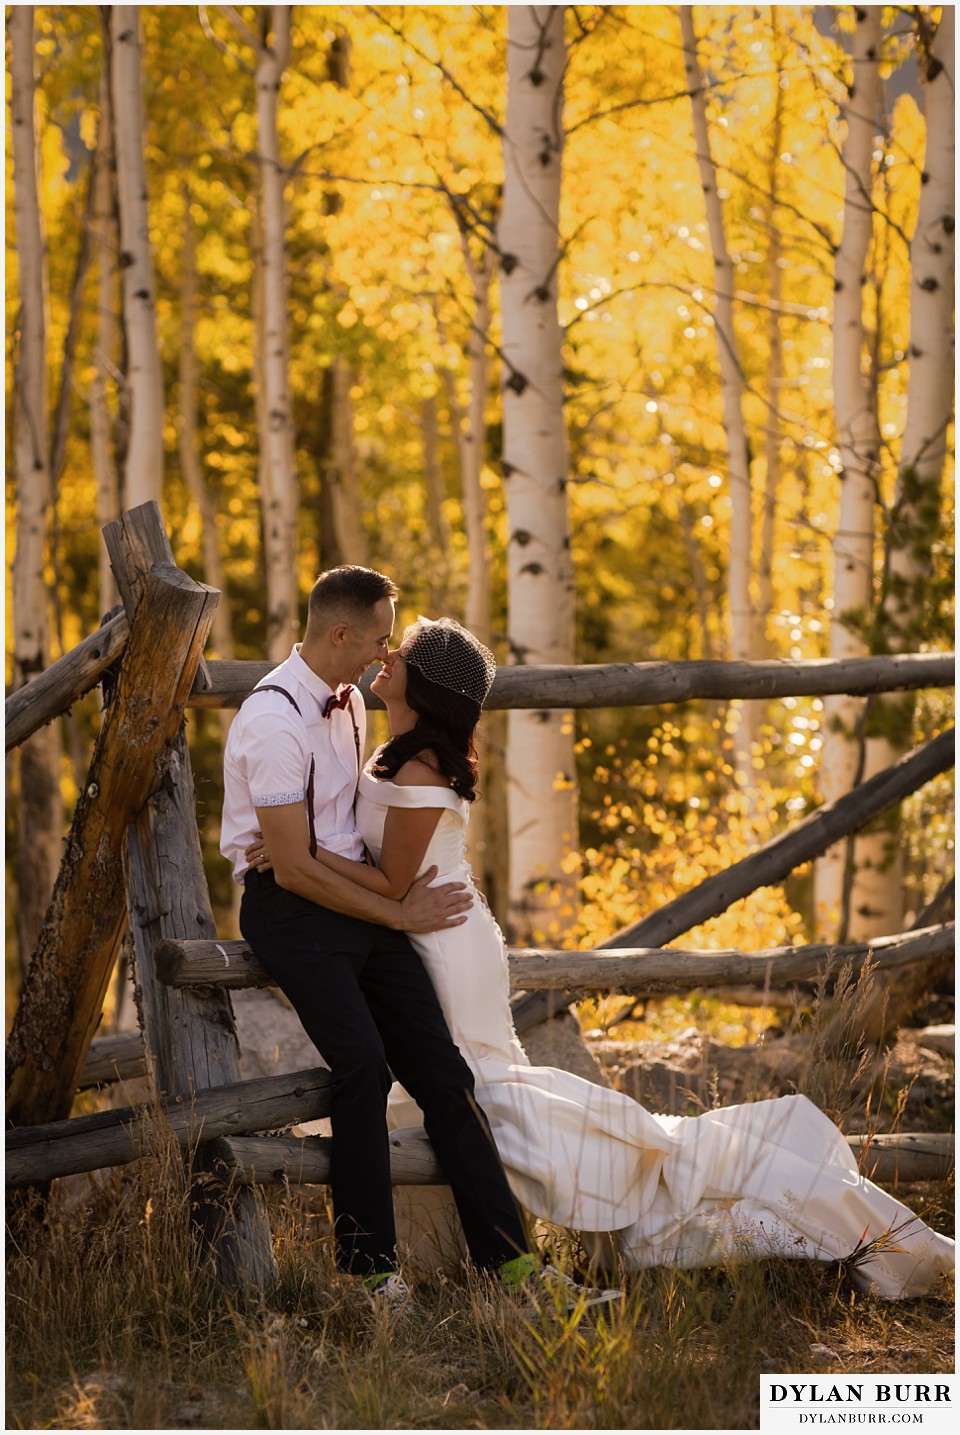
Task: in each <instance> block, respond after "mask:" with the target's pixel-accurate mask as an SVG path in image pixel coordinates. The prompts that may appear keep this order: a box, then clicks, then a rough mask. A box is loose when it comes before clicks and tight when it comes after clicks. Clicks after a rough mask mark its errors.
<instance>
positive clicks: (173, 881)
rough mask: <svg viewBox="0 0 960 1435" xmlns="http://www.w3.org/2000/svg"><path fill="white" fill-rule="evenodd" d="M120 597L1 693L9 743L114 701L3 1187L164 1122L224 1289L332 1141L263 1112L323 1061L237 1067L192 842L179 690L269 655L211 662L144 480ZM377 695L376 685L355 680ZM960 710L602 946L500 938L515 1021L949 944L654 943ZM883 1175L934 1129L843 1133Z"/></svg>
mask: <svg viewBox="0 0 960 1435" xmlns="http://www.w3.org/2000/svg"><path fill="white" fill-rule="evenodd" d="M104 539H105V542H106V546H107V550H108V553H109V556H110V562H111V566H112V568H113V572H114V574H115V576H116V580H117V585H118V589H119V592H120V596H121V599H122V603H123V612H122V613H120V614H119V615H117V616H114V617H113V618H111V619H110V620H109V621H107V622H106V623H105V624H104V625H103V626H102V627H101V628H100V629H99V630H98V631H97V632H96V633H94V634H92V635H91V636H90V637H88V638H87V639H85V640H84V641H83V642H82V643H80V644H79V645H78V647H76V648H75V649H73V650H72V651H71V652H70V653H68V654H67V655H65V656H64V657H63V658H61V659H60V660H59V661H58V662H56V663H54V664H53V665H52V666H51V667H50V668H49V669H48V670H47V671H46V672H44V673H42V674H40V675H39V676H37V677H36V678H34V679H33V680H32V681H31V682H30V683H28V684H27V685H26V686H25V687H23V688H21V689H20V690H18V691H17V692H15V693H14V694H12V696H11V697H9V698H8V699H7V703H6V734H7V737H6V742H7V749H8V750H9V749H10V748H11V747H15V746H17V745H18V744H20V743H22V742H24V741H25V740H26V739H27V738H28V737H29V736H30V734H31V733H33V732H35V731H36V730H37V729H38V728H39V727H40V726H42V725H43V724H44V723H47V722H50V721H51V720H52V719H53V718H55V717H56V716H57V715H59V714H60V713H62V712H64V711H66V710H67V709H68V708H69V707H70V706H71V704H72V703H74V702H75V701H77V700H78V699H79V698H80V697H81V696H82V695H83V694H84V693H86V692H88V691H90V689H92V688H93V687H95V686H96V685H97V684H98V683H99V682H100V681H101V680H102V679H103V678H104V675H105V674H106V673H107V672H108V670H109V671H110V672H111V675H112V679H111V684H110V695H109V701H108V702H107V703H106V706H105V711H104V716H103V721H102V724H101V729H100V733H99V736H98V738H97V742H96V746H95V749H94V754H93V758H92V761H91V764H90V770H89V773H88V776H87V781H86V784H85V786H84V790H83V792H82V793H81V795H80V799H79V801H78V804H77V808H76V811H75V814H74V818H73V824H72V827H71V830H70V834H69V836H68V838H67V841H66V848H65V852H64V856H63V860H62V863H61V867H60V871H59V874H58V877H57V880H56V884H55V887H54V892H53V896H52V898H51V901H50V905H49V909H48V912H47V916H46V920H45V922H44V926H43V929H42V932H41V935H40V938H39V942H38V945H37V949H36V951H35V953H34V954H33V958H32V961H31V963H30V966H29V968H28V971H27V973H26V975H25V977H24V982H23V989H22V992H21V996H20V1002H19V1005H18V1008H17V1011H16V1014H15V1017H14V1021H13V1026H12V1030H11V1033H10V1038H9V1041H8V1046H7V1121H8V1131H7V1142H6V1147H7V1149H6V1171H7V1177H6V1179H7V1185H8V1186H10V1187H14V1188H16V1187H27V1186H32V1187H40V1188H43V1187H45V1185H46V1184H47V1183H48V1182H49V1181H51V1180H53V1179H54V1178H56V1177H58V1176H65V1175H69V1174H71V1173H76V1172H85V1171H92V1170H96V1169H99V1168H102V1167H105V1166H113V1165H121V1164H123V1163H125V1162H130V1161H133V1160H135V1159H136V1158H137V1156H138V1155H139V1153H140V1152H142V1151H143V1150H144V1149H145V1147H146V1146H149V1144H150V1141H151V1139H152V1133H153V1132H155V1131H162V1132H163V1133H164V1137H165V1139H172V1140H173V1141H174V1142H175V1143H176V1145H177V1146H178V1147H180V1148H181V1149H182V1150H183V1151H184V1152H185V1153H186V1155H187V1158H188V1161H189V1170H190V1175H191V1180H192V1182H193V1193H194V1212H195V1215H196V1218H197V1221H198V1224H199V1226H200V1228H201V1231H202V1233H203V1237H204V1239H205V1240H206V1241H207V1242H208V1243H209V1245H210V1247H211V1249H212V1251H213V1252H214V1254H215V1258H216V1262H217V1272H218V1277H219V1279H220V1281H221V1282H222V1284H223V1285H224V1286H225V1287H227V1288H229V1289H233V1290H238V1289H239V1290H251V1289H252V1290H262V1289H267V1288H269V1287H271V1286H272V1285H273V1283H274V1282H275V1280H276V1266H275V1261H274V1256H273V1247H272V1240H271V1234H270V1228H269V1221H268V1215H267V1211H266V1207H265V1204H264V1202H263V1199H262V1195H261V1187H263V1186H266V1185H270V1184H274V1183H280V1182H319V1183H323V1182H326V1181H327V1179H328V1176H329V1150H328V1143H327V1141H326V1140H324V1139H323V1138H321V1137H309V1138H304V1139H296V1138H292V1137H289V1136H288V1137H284V1136H282V1135H278V1134H270V1133H277V1132H280V1131H282V1130H283V1129H284V1128H287V1127H290V1126H291V1125H294V1124H296V1123H298V1122H306V1121H310V1120H315V1119H317V1118H320V1117H323V1116H327V1115H329V1111H330V1078H329V1073H328V1072H327V1071H326V1070H325V1069H324V1068H322V1067H318V1068H316V1069H311V1070H308V1071H301V1072H297V1073H293V1074H289V1075H281V1076H272V1077H263V1078H258V1079H255V1080H247V1081H244V1080H242V1079H241V1071H240V1052H239V1048H238V1043H237V1037H236V1029H235V1024H234V1021H233V1014H232V1009H231V1005H230V996H229V993H230V991H231V990H236V989H238V988H241V987H252V986H265V985H268V984H269V977H268V976H267V974H266V973H265V972H264V970H263V969H262V968H261V967H260V965H259V963H258V962H257V960H256V957H255V956H254V954H253V952H252V951H251V950H250V949H249V947H247V946H246V945H245V944H244V943H243V942H240V941H236V940H232V939H227V938H224V937H221V936H218V934H217V932H216V929H215V924H214V919H213V913H212V910H211V906H210V898H209V893H208V890H207V883H206V878H205V876H204V871H203V863H202V857H201V849H200V839H199V835H198V831H197V822H196V812H195V793H194V785H193V776H192V772H191V766H190V756H189V752H188V748H187V743H186V738H185V734H184V729H183V714H184V710H185V708H187V707H203V708H235V707H237V706H238V705H239V703H240V702H241V701H242V700H243V698H244V696H245V695H246V694H247V693H248V692H249V691H250V689H251V688H253V687H254V686H255V684H256V683H257V682H258V681H259V680H260V679H261V678H262V677H263V676H264V675H265V674H266V673H267V671H268V670H269V668H270V666H271V665H270V664H269V663H266V662H223V661H221V662H216V661H210V662H207V661H205V659H204V657H203V650H204V646H205V643H206V640H207V636H208V634H209V631H210V627H211V624H212V620H213V614H214V611H215V608H216V604H217V601H218V599H219V594H218V593H217V591H216V590H215V589H212V588H209V587H207V586H206V585H204V584H201V583H197V582H195V581H194V580H193V579H191V578H190V577H189V576H188V575H187V574H186V573H184V572H183V571H182V570H181V569H179V568H178V567H177V566H176V563H175V560H174V556H173V552H172V549H171V546H170V542H169V539H168V537H167V534H166V530H165V528H164V525H163V520H162V515H161V513H160V509H159V507H158V506H157V505H156V504H155V503H148V504H144V505H142V506H141V507H139V508H136V509H133V510H131V511H129V512H127V513H124V514H123V515H121V517H120V518H118V519H117V520H116V521H115V522H113V523H111V524H109V525H108V526H107V527H106V528H105V529H104ZM953 682H954V659H953V655H952V654H907V655H903V656H896V657H876V658H862V659H852V660H848V661H845V662H842V663H841V662H835V661H827V660H823V661H804V662H782V661H778V662H738V663H724V662H680V663H662V662H660V663H613V664H602V665H592V666H580V667H570V668H566V667H549V668H542V667H541V668H537V667H529V668H527V667H518V668H506V669H501V670H500V671H499V672H498V673H497V677H496V681H495V683H494V686H493V689H492V692H491V695H490V699H489V705H490V706H491V707H495V708H498V707H499V708H517V707H538V708H547V707H564V708H571V707H584V708H586V707H608V706H627V705H640V704H661V703H667V702H680V701H684V700H687V699H693V698H723V699H731V698H744V699H750V698H762V699H771V698H776V697H781V696H808V695H826V694H830V693H849V694H860V695H862V694H870V693H879V692H887V691H891V690H896V689H901V690H902V689H910V688H920V687H947V686H951V685H952V684H953ZM366 697H367V701H368V702H370V703H371V705H373V704H375V702H376V699H371V698H370V696H369V694H366ZM953 751H954V743H953V733H952V732H950V733H945V734H942V735H941V736H939V737H937V738H935V739H934V740H933V741H931V742H928V743H926V744H925V745H924V746H923V747H921V748H920V749H918V750H917V751H916V752H913V753H910V754H908V755H906V756H905V757H903V758H902V759H901V760H900V761H898V762H897V763H895V764H894V765H893V766H892V767H890V768H889V769H887V770H886V771H885V772H882V773H879V774H877V776H875V777H873V778H871V779H870V780H869V781H867V782H865V783H863V784H862V785H860V786H859V787H857V788H856V789H855V790H854V791H853V792H851V793H848V794H847V795H845V796H844V797H842V798H841V799H840V800H839V801H837V802H835V803H833V804H831V805H830V806H827V807H822V808H820V809H819V810H818V811H816V812H815V813H813V814H812V815H811V816H810V817H808V818H806V819H805V820H804V821H801V822H799V823H797V824H796V825H795V826H794V827H792V828H791V829H790V830H789V831H788V832H786V833H785V834H783V835H782V836H779V837H777V838H774V839H773V840H772V841H770V842H768V843H766V844H765V845H764V846H763V847H761V848H760V849H758V850H757V851H756V852H754V853H752V854H751V855H750V856H748V857H746V858H744V859H743V860H742V861H740V862H738V863H736V864H735V865H734V866H733V867H731V868H729V869H728V870H727V871H726V872H723V873H721V874H720V875H718V876H716V877H712V878H709V879H708V880H707V881H705V882H703V883H701V884H700V885H699V886H698V887H696V888H695V889H693V891H692V892H689V893H687V894H685V895H684V896H681V897H679V898H678V899H677V900H676V901H674V902H671V903H669V904H668V905H667V906H665V907H663V908H661V909H660V910H659V911H657V912H654V913H652V914H651V915H649V916H647V917H645V918H644V919H642V920H641V921H638V922H636V923H634V924H632V925H631V926H629V927H627V928H625V929H623V930H622V931H620V932H617V933H616V934H615V935H613V936H612V937H610V938H609V939H608V940H607V941H606V942H604V943H603V944H602V945H601V947H600V948H598V949H597V950H595V951H531V950H526V949H512V950H511V952H510V975H511V982H512V985H513V987H514V988H515V989H516V991H517V992H518V993H520V994H521V995H520V997H519V999H518V1000H515V1003H514V1013H515V1019H516V1023H517V1026H518V1029H519V1030H520V1031H521V1032H522V1031H524V1030H526V1029H528V1028H529V1027H530V1026H532V1025H535V1024H536V1023H537V1022H539V1021H542V1020H543V1019H544V1018H545V1017H547V1016H549V1015H550V1014H552V1013H553V1012H555V1011H557V1010H560V1009H562V1008H563V1007H565V1006H566V1005H568V1004H569V1003H570V1001H571V1000H573V998H574V997H575V996H576V995H577V994H582V993H597V992H622V993H624V994H628V995H649V994H657V993H676V992H680V991H690V990H694V989H703V988H712V989H724V990H726V989H730V988H738V989H743V988H749V989H752V990H754V991H756V990H760V991H764V992H767V993H770V992H772V991H775V990H782V989H784V988H787V987H795V985H796V984H797V983H802V982H809V981H814V980H816V981H818V982H823V981H824V980H827V979H828V978H829V977H830V976H831V975H832V974H833V975H836V974H837V973H838V972H840V971H841V970H842V969H847V970H850V971H853V972H856V971H857V970H859V969H860V968H861V967H862V966H863V965H864V964H865V963H867V962H869V963H870V965H871V969H872V970H874V971H881V972H890V971H894V970H897V969H900V968H903V969H906V970H909V971H916V970H917V969H918V968H919V969H920V970H922V971H925V972H929V971H930V970H931V969H935V968H936V967H938V966H940V967H943V966H946V965H947V964H949V962H950V959H951V954H952V951H953V943H954V932H953V923H952V922H937V923H936V924H931V925H928V926H925V927H924V928H922V929H920V930H914V931H911V932H907V933H902V934H898V935H892V936H883V937H878V938H877V939H876V940H874V941H872V942H870V943H869V944H856V945H848V946H839V947H838V946H833V947H826V946H804V947H791V948H784V949H781V950H776V951H767V952H754V953H743V952H702V951H681V950H677V949H673V948H671V949H669V950H664V944H665V943H666V942H669V941H672V940H674V939H675V938H677V937H678V936H681V935H682V934H683V933H684V932H685V931H689V930H690V929H691V928H692V927H694V926H696V925H698V924H699V923H700V922H702V921H705V920H706V919H708V918H709V917H711V916H714V915H716V914H717V913H719V912H722V911H724V910H725V909H726V908H727V907H729V906H730V905H731V903H733V902H734V901H736V900H738V899H739V898H740V897H742V896H745V895H746V894H747V893H748V892H751V891H753V890H754V889H755V888H757V887H760V886H765V885H769V884H771V883H777V882H780V881H782V880H783V879H784V878H785V877H786V876H787V874H788V873H789V872H791V871H792V870H793V869H794V868H795V867H797V866H799V865H800V864H802V863H804V862H808V861H810V860H811V859H813V858H815V857H816V856H818V855H819V854H820V853H822V852H823V851H825V850H826V848H827V847H829V846H830V845H831V844H832V843H834V842H836V841H837V840H839V839H840V838H843V837H845V836H847V835H849V834H850V833H853V832H855V831H858V830H860V828H862V827H863V826H865V825H866V824H867V823H868V822H870V821H871V820H872V819H873V818H874V817H876V816H878V815H879V814H880V813H881V812H883V811H885V810H887V809H888V808H890V807H892V806H893V805H895V804H896V803H899V802H900V801H901V800H902V799H903V798H904V797H906V796H907V795H908V794H909V793H911V792H913V791H916V790H917V789H918V788H919V787H921V786H922V785H923V784H924V783H926V782H928V781H929V780H930V779H931V778H933V777H935V776H936V775H937V774H939V773H942V772H944V771H947V770H949V768H950V767H951V766H952V764H953ZM125 929H126V930H127V931H128V932H129V934H130V937H131V939H132V947H133V952H134V965H135V972H136V985H137V992H138V1005H139V1011H140V1021H141V1034H140V1036H139V1037H138V1036H136V1035H132V1036H130V1035H127V1036H121V1037H116V1038H102V1039H98V1040H96V1041H95V1040H94V1036H95V1032H96V1029H97V1024H98V1022H99V1020H100V1015H101V1011H102V1006H103V999H104V995H105V992H106V990H107V986H108V983H109V981H110V978H111V974H112V972H113V968H114V964H115V961H116V957H117V954H118V950H119V946H120V943H121V940H122V938H123V934H124V930H125ZM134 1071H136V1072H143V1073H146V1074H148V1075H149V1076H150V1078H151V1082H152V1089H153V1091H154V1097H153V1099H152V1100H151V1101H150V1102H149V1103H147V1104H145V1105H144V1106H143V1107H142V1108H126V1109H124V1110H111V1111H103V1112H99V1113H97V1114H95V1115H90V1116H81V1117H74V1118H71V1117H70V1110H71V1106H72V1103H73V1100H74V1097H75V1095H76V1092H77V1091H78V1089H81V1088H83V1087H86V1086H90V1085H92V1084H95V1083H97V1082H103V1081H107V1080H109V1079H114V1078H116V1077H118V1076H121V1075H123V1076H125V1075H128V1074H130V1073H131V1072H134ZM848 1139H849V1140H850V1142H851V1145H852V1146H854V1148H855V1149H857V1150H858V1151H860V1153H861V1157H862V1164H864V1165H865V1166H866V1167H867V1168H868V1169H869V1170H870V1171H871V1173H872V1174H874V1175H876V1176H878V1177H879V1178H880V1179H886V1178H888V1177H889V1178H891V1179H892V1178H895V1177H896V1174H897V1172H900V1173H903V1172H906V1171H907V1169H908V1168H909V1174H910V1177H911V1178H912V1179H920V1178H923V1179H926V1178H928V1177H933V1176H937V1175H941V1174H943V1173H944V1171H945V1170H946V1169H948V1168H949V1166H950V1164H951V1163H952V1159H953V1143H952V1138H951V1137H949V1136H931V1135H909V1134H907V1135H896V1136H886V1137H885V1136H872V1137H870V1138H867V1137H857V1136H852V1137H850V1138H848ZM391 1144H392V1147H393V1157H392V1159H393V1175H394V1179H395V1180H396V1181H397V1182H398V1183H425V1184H431V1183H438V1182H441V1181H442V1179H443V1178H442V1174H441V1172H440V1171H439V1169H438V1167H437V1164H436V1161H435V1159H434V1156H433V1153H432V1151H431V1149H430V1146H429V1142H428V1141H427V1140H426V1138H425V1136H424V1135H423V1133H422V1131H410V1132H398V1133H394V1135H393V1136H392V1137H391Z"/></svg>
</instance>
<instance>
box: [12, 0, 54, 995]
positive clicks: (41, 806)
mask: <svg viewBox="0 0 960 1435" xmlns="http://www.w3.org/2000/svg"><path fill="white" fill-rule="evenodd" d="M33 22H34V10H33V6H32V5H23V6H15V7H13V8H12V9H11V11H10V16H9V19H8V22H7V24H8V29H9V35H10V67H11V73H10V117H11V127H12V143H13V180H14V215H15V222H16V231H17V267H18V279H19V297H20V311H19V314H18V324H17V328H18V333H17V355H16V369H15V377H14V412H13V461H14V469H15V472H16V479H17V529H16V534H17V547H16V556H15V558H14V564H13V626H14V637H13V642H14V654H13V657H14V662H13V686H14V688H20V687H22V686H23V685H24V683H26V682H28V681H29V680H30V678H32V677H33V676H34V675H35V674H37V673H40V672H42V671H43V669H44V668H45V667H46V666H47V663H48V660H49V646H48V645H49V620H48V614H47V585H46V582H45V578H44V562H45V557H46V540H47V525H48V522H49V516H50V507H51V501H52V494H51V478H50V431H49V416H48V409H47V402H48V394H47V350H46V343H47V341H46V299H47V296H46V248H45V244H44V236H43V231H42V228H41V222H40V194H39V175H38V160H39V151H38V148H37V141H36V132H35V123H34V109H35V103H34V91H35V85H34V72H33V66H34V37H33ZM60 747H61V743H60V729H59V726H58V724H57V723H52V724H50V726H49V727H46V728H43V729H41V730H40V731H39V732H37V733H35V734H34V735H33V737H31V738H30V739H29V740H28V741H27V742H26V743H24V744H23V746H22V748H21V750H20V801H19V803H18V806H17V856H16V880H17V945H18V952H19V959H20V970H21V975H22V974H23V973H25V972H26V969H27V965H28V963H29V959H30V957H31V955H32V953H33V951H34V948H35V946H36V943H37V938H38V936H39V932H40V928H41V926H42V924H43V917H44V914H45V911H46V906H47V902H48V901H49V898H50V893H51V891H52V890H53V883H54V880H55V878H56V875H57V868H58V866H59V863H60V837H61V832H62V822H63V812H62V806H61V802H60V783H59V778H60Z"/></svg>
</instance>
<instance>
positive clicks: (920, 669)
mask: <svg viewBox="0 0 960 1435" xmlns="http://www.w3.org/2000/svg"><path fill="white" fill-rule="evenodd" d="M129 632H130V625H129V621H128V619H127V617H126V615H125V614H119V615H118V616H116V617H114V618H112V619H110V621H109V622H107V623H105V624H104V626H103V627H102V628H99V629H98V630H97V632H96V633H93V634H91V635H90V637H88V638H85V639H84V640H83V642H82V643H80V644H78V646H77V647H76V648H73V649H72V650H71V651H70V652H69V653H67V654H66V655H65V656H64V657H62V658H60V659H58V660H57V662H55V663H53V664H51V666H50V667H49V668H47V669H46V670H45V671H44V672H43V673H40V674H38V675H37V677H35V678H32V679H31V680H30V682H29V683H27V684H26V685H25V686H24V687H22V688H19V689H18V690H17V691H16V692H15V693H12V694H11V695H10V697H8V698H7V700H6V748H7V751H8V752H9V751H10V749H11V748H13V747H17V746H19V744H20V743H22V742H25V741H26V739H27V738H28V737H29V736H30V735H31V733H34V732H36V730H37V729H38V728H40V727H42V726H43V725H44V723H48V722H51V721H52V720H53V719H54V718H55V717H57V716H59V714H60V713H63V712H66V711H67V709H68V708H70V707H71V706H72V705H73V704H74V703H75V702H77V701H78V700H79V699H80V698H81V697H83V695H84V694H85V693H87V692H89V691H90V690H91V688H93V687H95V686H96V685H97V683H98V682H99V681H100V679H101V678H102V676H103V674H104V672H105V671H106V669H107V668H109V667H110V666H111V664H112V663H114V662H115V661H116V659H117V658H118V657H119V656H120V655H121V654H122V652H123V650H124V647H125V645H126V642H127V639H128V637H129ZM273 666H274V665H273V664H272V663H269V662H255V661H246V662H245V661H239V660H238V661H227V660H224V659H221V660H216V659H213V660H210V661H208V662H206V663H205V665H204V666H203V668H202V669H201V670H200V673H199V674H198V678H197V681H196V682H195V684H194V687H193V690H192V691H191V693H190V696H189V698H188V700H187V706H188V707H196V708H236V707H239V705H240V703H241V702H242V701H243V699H244V698H245V697H246V695H247V693H249V692H250V691H251V689H252V688H254V687H255V686H256V684H257V683H258V682H259V681H260V680H261V678H264V677H266V675H267V673H268V672H270V670H271V668H272V667H273ZM955 668H956V664H955V655H954V654H953V653H905V654H898V655H897V656H894V657H881V658H848V659H845V660H843V661H839V660H836V659H832V658H809V659H804V660H800V661H796V662H787V661H785V660H777V661H772V662H741V663H728V662H707V661H702V662H677V663H586V664H581V665H579V666H577V667H562V666H546V667H545V666H530V667H504V668H500V669H499V670H498V672H497V676H496V678H495V679H494V684H493V688H492V689H491V692H490V696H489V698H488V699H487V706H488V707H489V708H501V709H503V708H528V707H539V708H565V707H576V708H601V707H649V706H657V705H659V704H661V703H675V702H686V701H689V700H692V699H694V698H768V699H772V698H782V697H820V696H827V695H829V694H832V693H842V694H850V695H852V696H861V697H862V696H866V695H868V694H870V693H880V692H890V691H895V690H905V689H911V688H924V687H929V688H944V687H952V686H953V684H954V681H955ZM371 682H372V675H370V676H369V677H367V678H366V679H365V680H364V681H363V682H362V683H361V685H360V686H361V691H362V692H363V696H364V701H365V703H366V705H367V707H369V708H379V707H382V706H383V705H382V703H381V702H380V699H379V698H377V697H375V696H374V695H373V694H372V693H371V692H370V683H371Z"/></svg>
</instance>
